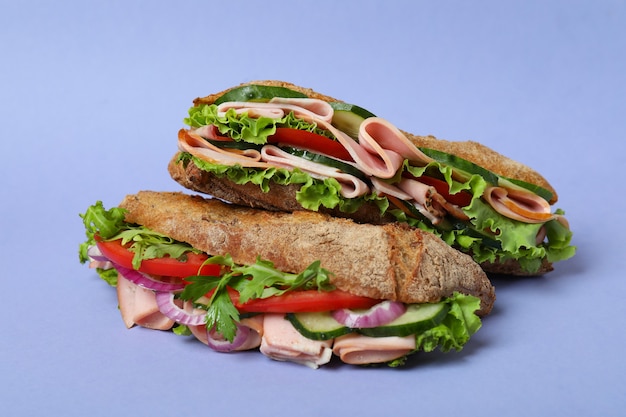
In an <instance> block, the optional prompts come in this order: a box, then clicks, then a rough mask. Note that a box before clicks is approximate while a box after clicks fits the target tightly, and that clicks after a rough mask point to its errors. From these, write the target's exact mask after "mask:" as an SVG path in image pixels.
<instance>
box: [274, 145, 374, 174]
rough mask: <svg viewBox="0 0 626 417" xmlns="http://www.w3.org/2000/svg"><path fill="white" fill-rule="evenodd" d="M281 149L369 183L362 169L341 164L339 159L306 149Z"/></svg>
mask: <svg viewBox="0 0 626 417" xmlns="http://www.w3.org/2000/svg"><path fill="white" fill-rule="evenodd" d="M281 149H282V150H284V151H285V152H288V153H290V154H292V155H295V156H299V157H300V158H304V159H306V160H308V161H311V162H317V163H319V164H323V165H326V166H329V167H333V168H337V169H338V170H340V171H341V172H345V173H346V174H350V175H354V176H355V177H357V178H358V179H360V180H361V181H363V182H366V181H367V176H366V175H365V174H363V172H362V171H361V170H360V169H358V168H356V167H354V166H352V165H350V164H346V163H345V162H341V161H339V160H337V159H334V158H329V157H327V156H324V155H321V154H318V153H315V152H311V151H307V150H305V149H297V148H291V147H282V148H281Z"/></svg>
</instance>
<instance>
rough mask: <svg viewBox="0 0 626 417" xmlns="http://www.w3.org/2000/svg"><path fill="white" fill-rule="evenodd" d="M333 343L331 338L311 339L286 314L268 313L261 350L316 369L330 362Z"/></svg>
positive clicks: (264, 320)
mask: <svg viewBox="0 0 626 417" xmlns="http://www.w3.org/2000/svg"><path fill="white" fill-rule="evenodd" d="M331 344H332V341H330V340H325V341H320V340H311V339H307V338H306V337H304V336H302V335H301V334H300V333H298V331H297V330H296V329H295V328H294V327H293V325H292V324H291V323H290V322H289V321H288V320H287V319H285V315H284V314H266V315H265V317H264V319H263V337H262V339H261V348H260V350H261V353H263V354H264V355H266V356H267V357H269V358H271V359H274V360H277V361H285V362H295V363H299V364H302V365H306V366H308V367H310V368H313V369H315V368H318V367H319V366H320V365H324V364H326V363H328V362H330V359H331V357H332V353H333V351H332V349H331Z"/></svg>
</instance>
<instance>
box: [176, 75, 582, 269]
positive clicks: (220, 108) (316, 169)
mask: <svg viewBox="0 0 626 417" xmlns="http://www.w3.org/2000/svg"><path fill="white" fill-rule="evenodd" d="M256 87H257V88H262V86H256ZM281 91H282V90H281ZM287 91H288V93H285V94H283V95H285V96H287V97H272V98H269V99H267V100H264V101H263V100H261V101H230V100H229V97H233V98H241V97H239V96H238V95H237V90H232V91H231V92H229V93H227V94H226V95H225V96H223V97H222V98H220V99H218V100H216V101H215V102H214V103H211V104H199V105H197V106H194V107H192V108H191V109H190V110H189V117H188V118H186V119H185V123H186V124H188V125H189V129H181V130H180V131H179V135H178V147H179V149H180V151H181V153H180V155H179V160H178V162H179V163H182V164H189V163H193V164H195V165H196V166H197V167H198V168H199V169H201V170H204V171H207V172H210V173H212V174H214V175H217V176H220V177H225V178H228V179H229V180H231V181H233V182H235V183H237V184H246V183H249V182H251V183H254V184H257V185H258V186H259V187H261V189H262V190H263V191H265V192H270V190H271V187H272V186H273V184H276V185H289V184H298V185H299V186H300V188H299V191H298V192H297V194H296V199H297V201H298V202H299V203H300V204H301V206H302V207H303V208H305V209H308V210H314V211H317V210H319V208H320V207H325V208H329V209H334V208H338V209H339V210H341V211H342V212H345V213H350V212H354V211H356V210H357V209H358V208H359V207H360V206H361V205H363V204H365V203H374V204H376V205H377V207H378V208H379V209H380V213H381V216H384V215H390V216H393V218H394V219H395V220H398V221H402V222H406V223H409V224H410V225H412V226H415V227H420V228H422V229H424V230H428V231H430V232H432V233H435V234H437V235H438V236H440V237H441V238H442V239H443V240H444V241H446V242H447V243H448V244H450V245H452V246H454V247H456V248H457V249H460V250H462V251H464V252H467V253H469V254H471V255H472V256H473V257H474V259H475V260H476V261H477V262H479V263H483V262H493V263H496V262H506V261H507V260H515V261H517V262H519V263H520V265H521V266H522V268H523V269H524V271H525V272H527V273H528V274H532V273H535V272H537V271H538V270H539V268H540V266H541V264H542V262H543V261H544V260H547V261H549V262H555V261H559V260H563V259H567V258H569V257H571V256H573V254H574V252H575V248H574V247H573V246H571V244H570V241H571V231H570V230H569V225H568V223H567V221H566V219H565V218H564V216H563V214H564V212H563V211H562V210H560V209H557V210H554V211H552V207H551V205H550V201H551V200H552V199H554V196H553V194H552V193H551V192H550V191H549V190H547V189H544V188H542V187H539V186H536V185H533V184H530V183H525V182H522V181H517V180H513V179H509V178H506V177H503V176H500V175H497V174H495V173H493V172H491V171H488V170H486V169H484V168H482V167H480V166H477V165H475V164H473V163H472V162H470V161H467V160H464V159H462V158H458V157H456V156H454V155H450V154H446V153H443V152H440V151H436V150H433V149H427V148H419V147H417V146H415V144H414V143H413V142H411V140H410V139H408V138H407V136H406V135H405V134H404V133H403V132H401V131H400V130H399V129H398V128H396V127H395V126H393V125H392V124H391V123H389V122H388V121H386V120H384V119H382V118H380V117H376V116H375V115H373V114H371V113H370V112H368V111H366V110H364V109H361V108H359V107H356V106H352V105H347V104H345V103H338V102H337V103H335V102H330V103H329V102H326V101H323V100H319V99H315V98H307V97H305V96H298V95H297V94H296V92H294V91H291V90H287ZM289 91H290V92H289ZM346 108H347V109H352V108H356V109H359V110H358V114H357V115H356V116H355V114H354V113H351V112H350V111H346V110H345V109H346ZM346 113H347V114H348V116H353V117H352V119H349V120H350V123H346V122H345V118H346Z"/></svg>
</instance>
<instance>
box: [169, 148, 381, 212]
mask: <svg viewBox="0 0 626 417" xmlns="http://www.w3.org/2000/svg"><path fill="white" fill-rule="evenodd" d="M178 156H179V154H176V155H174V157H173V158H172V159H171V161H170V163H169V165H168V171H169V173H170V176H171V177H172V178H173V179H174V180H175V181H176V182H178V183H179V184H181V185H182V186H183V187H185V188H188V189H190V190H193V191H197V192H200V193H203V194H209V195H211V196H213V197H216V198H219V199H222V200H225V201H228V202H230V203H233V204H239V205H242V206H248V207H252V208H260V209H264V210H272V211H288V212H292V211H303V210H304V208H302V206H301V205H300V203H299V202H298V201H297V200H296V193H297V192H298V190H299V189H300V185H299V184H293V185H278V184H272V185H271V191H270V192H267V193H266V192H264V191H263V190H261V187H259V186H258V185H256V184H253V183H246V184H236V183H234V182H232V181H230V180H229V179H228V178H225V177H219V176H217V175H214V174H212V173H210V172H207V171H204V170H202V169H200V168H198V167H197V166H196V165H195V164H194V163H189V164H187V165H186V166H185V164H183V163H182V162H180V163H179V162H177V160H178ZM319 212H320V213H324V214H330V215H332V216H335V217H345V218H350V219H352V220H354V221H356V222H359V223H372V224H382V223H389V222H391V221H393V218H391V217H390V216H388V215H387V216H384V217H383V216H381V214H380V209H379V208H378V207H377V206H376V205H374V204H365V205H363V206H361V207H360V208H359V209H358V210H357V211H356V212H354V213H344V212H342V211H341V210H339V209H338V208H335V209H327V208H325V207H320V209H319Z"/></svg>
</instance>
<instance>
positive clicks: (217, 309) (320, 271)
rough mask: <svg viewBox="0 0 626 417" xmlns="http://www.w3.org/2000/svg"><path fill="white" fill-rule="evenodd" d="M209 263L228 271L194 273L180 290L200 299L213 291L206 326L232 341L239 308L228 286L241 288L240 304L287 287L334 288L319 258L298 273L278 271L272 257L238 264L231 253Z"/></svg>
mask: <svg viewBox="0 0 626 417" xmlns="http://www.w3.org/2000/svg"><path fill="white" fill-rule="evenodd" d="M206 262H207V263H210V264H219V265H222V266H223V267H225V268H224V269H225V270H226V271H227V272H226V273H224V274H223V275H222V276H220V277H215V276H195V277H189V278H186V281H188V282H189V284H188V285H187V286H186V287H185V289H184V290H183V292H182V293H181V294H180V298H181V299H183V300H192V301H197V300H200V299H202V298H203V297H205V296H206V295H207V294H208V293H210V292H212V293H211V296H210V298H209V301H208V302H207V303H206V304H203V305H202V307H203V308H205V309H206V310H207V315H206V326H207V329H213V328H214V329H215V331H216V332H217V333H219V334H221V335H222V336H223V337H224V338H225V339H227V340H229V341H232V340H233V339H234V338H235V334H236V333H237V324H236V323H237V322H239V320H240V317H239V311H237V308H236V307H235V305H234V304H233V301H232V300H231V298H230V295H229V293H228V290H227V287H228V286H229V287H231V288H233V289H235V290H237V291H238V292H239V300H238V302H239V303H241V304H244V303H246V302H247V301H250V300H253V299H257V298H268V297H272V296H280V295H282V294H284V293H285V292H287V291H294V290H303V289H318V290H320V291H332V290H333V289H334V287H333V286H332V285H331V284H330V272H329V271H327V270H326V269H324V268H322V267H321V265H320V262H319V261H315V262H313V263H312V264H311V265H309V266H308V267H307V268H306V269H305V270H304V271H303V272H301V273H299V274H293V273H287V272H282V271H279V270H278V269H276V268H275V267H274V264H273V263H272V262H270V261H267V260H263V259H260V258H257V260H256V263H254V264H252V265H244V266H240V265H236V264H235V263H234V262H233V259H232V258H231V256H230V255H225V256H214V257H211V258H209V259H208V260H207V261H206Z"/></svg>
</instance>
